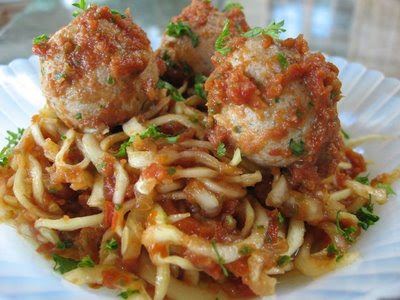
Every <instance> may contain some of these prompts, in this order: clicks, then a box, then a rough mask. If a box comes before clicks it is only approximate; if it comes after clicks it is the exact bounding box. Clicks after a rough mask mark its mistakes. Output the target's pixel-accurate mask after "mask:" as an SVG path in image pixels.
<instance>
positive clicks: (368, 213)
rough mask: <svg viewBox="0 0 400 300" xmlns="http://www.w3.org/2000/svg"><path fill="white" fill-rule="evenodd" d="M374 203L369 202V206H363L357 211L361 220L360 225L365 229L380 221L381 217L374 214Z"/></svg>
mask: <svg viewBox="0 0 400 300" xmlns="http://www.w3.org/2000/svg"><path fill="white" fill-rule="evenodd" d="M373 211H374V205H373V204H372V203H369V204H368V205H367V206H363V207H361V208H360V209H359V210H358V211H357V212H356V216H357V218H358V220H359V222H358V225H359V226H360V227H361V228H362V229H364V230H368V227H369V226H371V225H374V224H375V223H376V222H378V221H379V217H378V216H377V215H374V214H373Z"/></svg>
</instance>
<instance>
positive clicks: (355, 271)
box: [0, 56, 400, 300]
mask: <svg viewBox="0 0 400 300" xmlns="http://www.w3.org/2000/svg"><path fill="white" fill-rule="evenodd" d="M328 60H330V61H331V62H333V63H334V64H336V65H337V66H338V67H339V69H340V74H339V77H340V79H341V80H342V83H343V86H342V92H343V95H344V96H345V97H344V99H342V100H341V101H340V103H339V112H340V113H339V116H340V119H341V121H342V127H343V128H345V130H346V131H347V132H348V133H349V134H350V136H351V137H358V136H363V135H366V134H371V133H377V134H385V135H390V136H392V137H393V138H392V139H390V140H387V141H385V142H382V141H380V142H371V143H369V144H366V145H365V146H362V147H358V148H357V151H359V152H361V153H363V154H364V155H365V157H366V159H367V160H370V161H371V164H370V165H369V172H370V176H374V175H376V174H378V173H380V172H385V171H390V170H392V169H394V168H395V167H397V166H399V164H400V138H399V134H400V81H399V80H397V79H394V78H385V77H384V76H383V74H382V73H380V72H377V71H373V70H368V69H366V68H365V67H364V66H362V65H360V64H357V63H349V62H347V61H346V60H345V59H343V58H339V57H328ZM38 72H39V65H38V60H37V58H36V57H33V56H32V57H30V58H29V59H17V60H14V61H12V62H11V63H10V64H9V65H7V66H0V128H1V130H0V147H1V146H3V144H4V138H5V136H6V134H5V132H6V130H12V131H15V130H16V129H17V128H18V127H24V128H26V127H28V126H29V125H30V120H31V116H32V115H33V114H35V113H37V112H38V110H39V109H40V108H41V107H42V106H43V105H44V103H45V100H44V98H43V96H42V94H41V91H40V87H39V74H38ZM394 189H395V190H396V192H397V194H398V195H397V196H395V197H391V198H390V199H389V202H388V203H387V204H385V205H384V206H381V207H376V212H377V214H378V215H379V216H380V217H381V219H380V221H379V222H378V223H377V224H376V225H375V226H372V227H370V228H369V229H368V232H365V233H363V234H362V235H361V237H360V239H359V241H358V242H357V243H356V244H355V245H354V247H353V250H356V251H358V252H359V253H360V259H359V260H358V261H356V262H355V263H353V264H352V265H350V266H347V267H345V268H342V269H339V270H336V271H334V272H332V273H329V274H327V275H325V276H322V277H320V278H317V279H309V278H305V277H303V276H290V278H280V279H279V281H280V282H279V284H278V286H277V294H276V296H273V297H266V298H265V299H276V298H278V299H308V300H312V299H341V300H345V299H378V298H390V297H395V298H398V297H399V296H400V284H399V282H400V234H399V232H400V222H399V221H398V215H399V214H400V184H398V183H397V184H395V185H394ZM0 253H1V255H0V266H1V268H0V299H24V300H28V299H29V300H33V299H41V300H43V299H44V300H47V299H85V300H86V299H88V300H90V299H116V298H117V296H116V294H117V293H116V292H115V291H111V290H107V289H99V290H91V289H89V288H85V287H77V286H74V285H72V284H70V283H68V282H66V281H65V280H63V279H62V278H61V276H60V275H59V274H57V273H55V272H54V271H53V270H52V264H51V263H50V262H48V261H46V260H44V259H43V258H42V257H41V256H39V255H38V254H37V253H36V252H35V250H34V248H33V247H32V245H30V243H29V242H27V241H26V240H24V239H23V238H21V237H20V236H18V235H16V233H15V230H14V229H12V228H10V227H9V226H7V225H0ZM202 300H206V299H202ZM212 300H214V299H212Z"/></svg>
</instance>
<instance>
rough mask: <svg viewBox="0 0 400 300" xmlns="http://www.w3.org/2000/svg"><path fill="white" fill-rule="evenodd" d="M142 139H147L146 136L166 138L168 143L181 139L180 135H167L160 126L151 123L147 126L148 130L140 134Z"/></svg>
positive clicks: (156, 138)
mask: <svg viewBox="0 0 400 300" xmlns="http://www.w3.org/2000/svg"><path fill="white" fill-rule="evenodd" d="M138 135H139V137H140V138H141V139H146V138H152V139H155V140H158V139H161V138H163V139H165V140H166V141H167V142H168V143H171V144H173V143H176V142H177V141H178V139H179V135H175V136H169V135H166V134H165V133H162V132H161V131H160V130H159V129H158V127H157V126H156V125H154V124H151V125H150V126H149V127H147V128H146V130H145V131H144V132H143V133H140V134H138Z"/></svg>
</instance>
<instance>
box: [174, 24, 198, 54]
mask: <svg viewBox="0 0 400 300" xmlns="http://www.w3.org/2000/svg"><path fill="white" fill-rule="evenodd" d="M167 35H169V36H172V37H176V38H178V37H181V36H184V35H187V36H188V37H189V38H190V39H191V40H192V45H193V47H194V48H196V47H197V46H198V45H199V35H198V34H197V33H195V32H193V31H192V29H191V28H190V26H189V25H188V24H186V23H184V22H182V21H180V20H179V21H178V22H176V23H174V22H169V24H168V26H167Z"/></svg>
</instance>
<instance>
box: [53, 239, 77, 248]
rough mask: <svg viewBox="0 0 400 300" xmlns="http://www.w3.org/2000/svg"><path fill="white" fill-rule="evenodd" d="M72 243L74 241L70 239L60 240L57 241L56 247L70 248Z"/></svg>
mask: <svg viewBox="0 0 400 300" xmlns="http://www.w3.org/2000/svg"><path fill="white" fill-rule="evenodd" d="M73 245H74V242H72V241H71V240H60V241H58V242H57V244H56V248H57V249H58V250H65V249H69V248H72V246H73Z"/></svg>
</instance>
